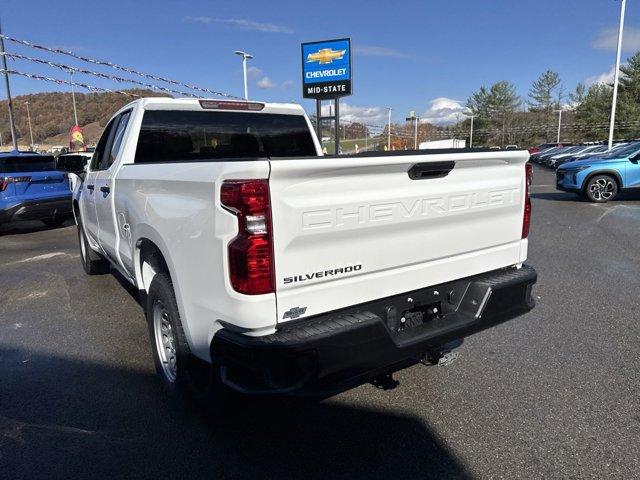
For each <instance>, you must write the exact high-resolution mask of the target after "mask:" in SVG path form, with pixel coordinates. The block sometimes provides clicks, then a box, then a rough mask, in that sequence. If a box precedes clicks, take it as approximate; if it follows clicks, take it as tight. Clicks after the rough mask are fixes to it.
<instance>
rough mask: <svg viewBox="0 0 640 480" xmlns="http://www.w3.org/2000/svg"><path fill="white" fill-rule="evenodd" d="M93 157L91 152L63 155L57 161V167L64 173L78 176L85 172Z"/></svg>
mask: <svg viewBox="0 0 640 480" xmlns="http://www.w3.org/2000/svg"><path fill="white" fill-rule="evenodd" d="M92 156H93V153H90V152H73V153H63V154H61V155H59V156H58V158H57V159H56V167H57V169H58V170H60V171H63V172H67V173H75V174H78V173H81V172H84V171H85V169H86V167H87V165H88V164H89V160H91V157H92Z"/></svg>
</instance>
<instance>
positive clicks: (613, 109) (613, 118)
mask: <svg viewBox="0 0 640 480" xmlns="http://www.w3.org/2000/svg"><path fill="white" fill-rule="evenodd" d="M626 8H627V0H622V2H621V3H620V25H619V26H618V48H617V50H616V70H615V73H614V76H613V100H612V102H611V122H610V123H609V147H608V148H609V150H611V147H612V146H613V127H614V125H615V122H616V102H617V100H618V81H619V80H620V53H621V50H622V30H623V29H624V12H625V9H626Z"/></svg>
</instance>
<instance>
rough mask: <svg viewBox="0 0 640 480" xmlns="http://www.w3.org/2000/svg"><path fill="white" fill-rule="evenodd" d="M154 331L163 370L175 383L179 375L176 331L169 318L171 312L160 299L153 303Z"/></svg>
mask: <svg viewBox="0 0 640 480" xmlns="http://www.w3.org/2000/svg"><path fill="white" fill-rule="evenodd" d="M153 333H154V337H155V340H156V351H157V352H158V357H159V358H160V363H161V365H162V372H163V374H164V376H165V377H166V378H167V380H168V381H169V382H171V383H173V382H175V381H176V377H177V375H178V356H177V355H176V339H175V332H174V330H173V327H172V325H171V321H170V320H169V312H168V311H167V309H166V308H165V306H164V305H163V304H162V303H161V302H159V301H158V302H156V303H155V304H154V305H153Z"/></svg>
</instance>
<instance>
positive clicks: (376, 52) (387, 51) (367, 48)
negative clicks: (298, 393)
mask: <svg viewBox="0 0 640 480" xmlns="http://www.w3.org/2000/svg"><path fill="white" fill-rule="evenodd" d="M353 51H354V53H359V54H360V55H364V56H368V57H396V58H409V57H410V56H411V55H409V54H407V53H404V52H401V51H399V50H396V49H395V48H388V47H378V46H375V45H354V47H353Z"/></svg>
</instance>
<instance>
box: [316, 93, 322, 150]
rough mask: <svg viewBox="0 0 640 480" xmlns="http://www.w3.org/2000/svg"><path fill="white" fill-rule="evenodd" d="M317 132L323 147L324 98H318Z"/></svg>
mask: <svg viewBox="0 0 640 480" xmlns="http://www.w3.org/2000/svg"><path fill="white" fill-rule="evenodd" d="M316 132H317V135H318V140H319V141H320V148H322V100H320V99H319V98H317V99H316Z"/></svg>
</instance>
